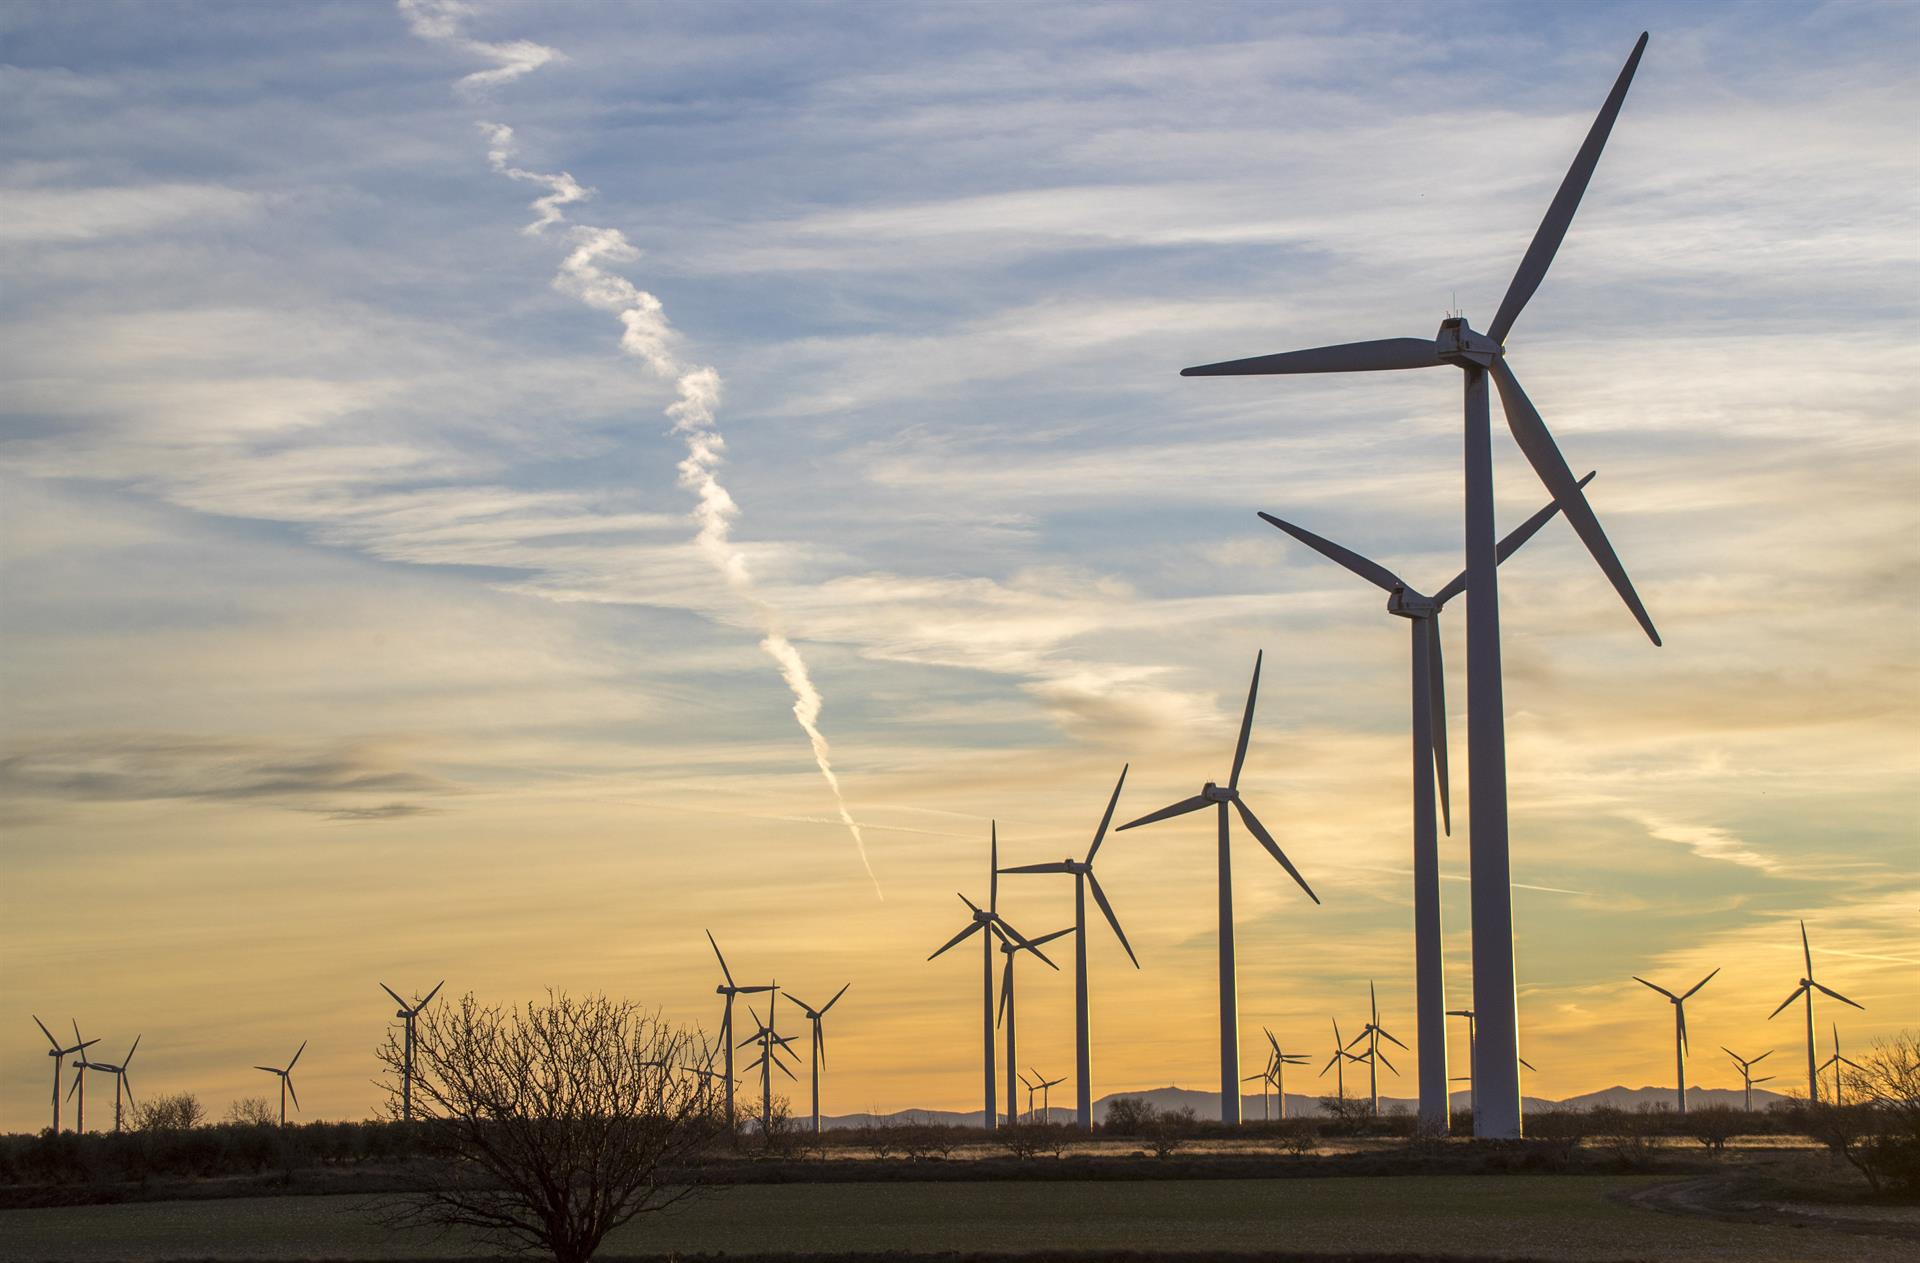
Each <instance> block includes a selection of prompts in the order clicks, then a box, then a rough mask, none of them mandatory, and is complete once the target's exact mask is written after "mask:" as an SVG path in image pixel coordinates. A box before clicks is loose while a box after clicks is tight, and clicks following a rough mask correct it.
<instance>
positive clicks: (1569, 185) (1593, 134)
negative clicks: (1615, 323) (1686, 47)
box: [1487, 31, 1647, 343]
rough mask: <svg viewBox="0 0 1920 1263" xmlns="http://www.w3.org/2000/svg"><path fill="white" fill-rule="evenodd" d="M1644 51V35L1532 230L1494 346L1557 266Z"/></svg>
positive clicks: (1491, 331) (1490, 329)
mask: <svg viewBox="0 0 1920 1263" xmlns="http://www.w3.org/2000/svg"><path fill="white" fill-rule="evenodd" d="M1646 48H1647V36H1646V32H1644V31H1642V32H1641V33H1640V39H1639V41H1638V42H1637V43H1635V44H1634V46H1633V52H1632V54H1631V55H1630V56H1628V58H1627V64H1626V66H1625V67H1623V68H1622V69H1621V71H1620V77H1619V78H1617V79H1615V80H1614V82H1613V90H1612V91H1611V92H1609V93H1607V100H1606V103H1605V104H1604V105H1602V106H1601V107H1600V114H1599V116H1598V117H1597V118H1595V119H1594V120H1593V126H1592V128H1590V129H1589V130H1588V132H1587V138H1586V140H1584V141H1582V142H1581V144H1580V150H1579V152H1578V153H1576V154H1575V155H1574V156H1573V166H1572V167H1570V168H1568V170H1567V176H1566V179H1564V180H1562V181H1561V182H1560V191H1559V192H1557V193H1555V194H1554V195H1553V201H1552V202H1551V203H1550V204H1549V205H1548V206H1547V213H1546V217H1545V218H1543V219H1542V220H1541V221H1540V227H1539V228H1537V229H1535V230H1534V234H1533V241H1532V242H1531V243H1530V244H1529V245H1528V246H1527V252H1526V254H1525V255H1524V256H1522V257H1521V260H1520V267H1519V269H1518V270H1517V271H1515V272H1514V274H1513V281H1512V282H1511V283H1510V284H1509V285H1508V286H1507V294H1506V297H1505V298H1502V299H1501V300H1500V310H1499V312H1498V314H1496V315H1495V316H1494V318H1493V323H1492V324H1491V325H1489V326H1487V336H1488V337H1490V338H1492V339H1493V340H1494V341H1495V342H1502V343H1504V342H1505V341H1506V340H1507V334H1508V333H1509V332H1510V331H1511V330H1512V329H1513V322H1514V321H1515V320H1518V319H1519V318H1520V312H1521V309H1522V308H1524V307H1525V306H1526V305H1527V300H1528V299H1529V298H1532V297H1533V292H1534V291H1535V290H1537V289H1539V288H1540V282H1541V281H1542V280H1543V279H1545V277H1546V275H1547V267H1548V265H1550V264H1551V263H1552V262H1553V256H1554V253H1555V252H1556V251H1557V250H1559V249H1560V243H1561V241H1562V240H1564V239H1565V238H1566V235H1567V226H1568V225H1569V224H1571V223H1572V222H1573V213H1574V211H1576V210H1578V209H1579V207H1580V198H1581V196H1582V195H1583V194H1585V193H1586V191H1587V182H1588V181H1589V180H1591V179H1592V178H1593V169H1594V168H1595V167H1596V166H1598V165H1599V163H1600V151H1601V150H1602V149H1605V148H1606V146H1607V136H1608V134H1609V133H1610V132H1612V131H1613V120H1614V119H1615V118H1617V117H1619V114H1620V103H1621V102H1622V101H1624V100H1626V97H1627V86H1628V85H1629V84H1631V83H1632V82H1633V72H1634V71H1635V70H1636V69H1637V68H1638V67H1639V65H1640V54H1641V53H1643V52H1645V51H1646Z"/></svg>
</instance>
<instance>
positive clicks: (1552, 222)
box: [1181, 33, 1660, 1139]
mask: <svg viewBox="0 0 1920 1263" xmlns="http://www.w3.org/2000/svg"><path fill="white" fill-rule="evenodd" d="M1646 46H1647V37H1646V35H1645V33H1642V34H1641V36H1640V39H1639V42H1638V43H1636V44H1635V45H1634V48H1633V53H1632V55H1630V56H1629V57H1628V58H1627V63H1626V65H1625V67H1624V68H1622V70H1621V71H1620V75H1619V77H1618V78H1617V79H1616V80H1615V81H1614V84H1613V89H1612V91H1611V92H1609V93H1608V94H1607V99H1606V102H1605V104H1604V105H1602V106H1601V108H1600V114H1599V116H1598V117H1597V118H1596V119H1595V120H1594V123H1593V126H1592V128H1591V129H1589V131H1588V132H1587V138H1586V140H1585V141H1583V142H1582V143H1581V145H1580V148H1579V151H1578V152H1577V153H1576V154H1575V155H1574V159H1573V165H1572V167H1571V168H1570V169H1569V170H1568V172H1567V175H1566V178H1565V179H1564V180H1562V181H1561V183H1560V189H1559V191H1558V192H1557V193H1555V194H1554V197H1553V201H1552V202H1551V203H1550V204H1549V205H1548V207H1547V213H1546V216H1545V217H1544V218H1543V219H1542V220H1541V221H1540V226H1539V228H1537V229H1536V230H1535V231H1534V235H1533V241H1532V242H1531V243H1530V244H1529V245H1528V247H1527V252H1526V254H1525V255H1523V256H1522V258H1521V260H1520V266H1519V268H1518V269H1517V270H1516V271H1515V272H1514V275H1513V280H1512V281H1511V282H1509V284H1508V286H1507V292H1506V296H1505V297H1504V298H1503V299H1502V300H1501V302H1500V308H1499V310H1498V311H1497V312H1496V313H1495V314H1494V317H1493V323H1492V324H1490V325H1489V326H1488V327H1487V332H1486V333H1484V334H1483V333H1479V332H1476V331H1475V330H1474V329H1472V328H1471V327H1470V326H1469V325H1468V324H1467V321H1466V318H1465V317H1464V316H1460V315H1449V316H1448V317H1447V318H1446V319H1445V320H1442V321H1441V322H1440V329H1439V332H1438V334H1437V335H1436V336H1435V337H1432V338H1386V339H1380V340H1376V341H1369V342H1350V343H1345V344H1342V345H1337V346H1321V347H1314V348H1311V349H1309V350H1304V351H1290V352H1283V353H1281V354H1278V355H1263V356H1256V357H1254V358H1251V359H1240V360H1230V361H1225V362H1222V363H1217V364H1205V365H1201V366H1199V367H1195V368H1188V369H1184V370H1182V372H1181V375H1182V376H1184V377H1223V376H1239V375H1243V374H1270V373H1348V372H1374V371H1380V370H1390V369H1408V368H1430V367H1437V366H1441V365H1452V366H1453V367H1455V368H1458V369H1460V370H1461V371H1462V372H1463V374H1464V376H1465V379H1466V383H1465V384H1466V394H1465V399H1464V405H1465V418H1464V419H1465V430H1466V435H1465V439H1466V452H1465V466H1466V469H1465V475H1466V552H1467V573H1468V575H1469V576H1470V579H1469V582H1470V584H1471V587H1472V589H1473V598H1472V600H1470V601H1469V602H1468V605H1467V744H1468V753H1469V758H1468V762H1467V779H1468V789H1469V793H1470V795H1471V799H1472V804H1473V815H1472V838H1471V846H1470V858H1471V869H1472V871H1471V874H1470V876H1471V878H1472V891H1471V903H1472V909H1473V995H1474V999H1473V1007H1474V1008H1475V1009H1477V1010H1479V1012H1480V1015H1481V1019H1482V1020H1483V1021H1485V1022H1486V1023H1487V1037H1488V1039H1489V1040H1490V1041H1491V1042H1492V1047H1493V1050H1494V1055H1493V1057H1492V1058H1491V1060H1490V1062H1489V1064H1488V1066H1487V1067H1486V1069H1485V1071H1484V1072H1483V1077H1484V1079H1485V1083H1484V1086H1485V1087H1486V1088H1487V1090H1488V1103H1487V1107H1486V1108H1485V1109H1484V1110H1479V1111H1476V1112H1475V1114H1474V1119H1473V1126H1474V1134H1475V1135H1478V1136H1482V1137H1487V1138H1494V1139H1518V1138H1519V1136H1520V1070H1519V1056H1520V1028H1519V1001H1518V995H1519V993H1518V990H1517V989H1516V986H1515V976H1514V944H1513V885H1512V882H1513V873H1512V863H1511V856H1510V853H1509V848H1508V833H1507V774H1506V769H1507V755H1506V716H1505V713H1504V712H1505V704H1504V701H1503V698H1502V690H1501V673H1500V585H1499V579H1498V565H1499V561H1498V557H1497V555H1496V553H1495V546H1494V524H1493V437H1492V428H1491V425H1492V423H1491V420H1490V418H1491V412H1490V402H1489V396H1488V382H1489V379H1491V380H1492V384H1493V386H1494V387H1495V388H1496V389H1497V390H1498V391H1499V392H1500V403H1501V407H1502V408H1503V410H1504V411H1505V412H1506V415H1507V426H1508V428H1509V429H1511V430H1512V431H1513V436H1514V439H1515V440H1516V441H1517V442H1518V444H1519V447H1520V450H1521V452H1522V453H1523V454H1524V455H1525V456H1526V458H1527V461H1528V463H1529V464H1531V465H1532V466H1533V469H1534V473H1535V474H1536V475H1538V477H1539V478H1540V481H1541V482H1542V483H1544V484H1545V485H1546V487H1547V489H1548V490H1549V491H1550V492H1552V493H1553V498H1554V500H1555V501H1556V502H1558V503H1559V505H1560V507H1561V510H1562V511H1563V512H1564V513H1566V515H1567V520H1568V521H1569V522H1570V523H1571V524H1572V526H1573V529H1574V531H1575V532H1576V533H1577V534H1578V535H1579V536H1580V539H1581V541H1582V542H1583V543H1584V544H1585V545H1586V546H1587V551H1588V552H1589V553H1591V554H1592V555H1593V558H1594V560H1595V561H1596V562H1598V563H1599V565H1600V568H1601V570H1602V571H1603V572H1604V573H1605V574H1606V576H1607V578H1608V580H1609V581H1611V582H1612V584H1613V587H1614V590H1615V591H1617V592H1618V593H1619V594H1620V597H1621V599H1622V600H1623V601H1625V602H1626V605H1627V608H1628V609H1629V610H1631V611H1632V613H1633V616H1634V618H1635V619H1636V620H1638V621H1639V624H1640V626H1641V628H1642V629H1643V630H1644V631H1645V632H1646V634H1647V636H1648V638H1649V639H1651V640H1652V641H1653V643H1654V644H1656V645H1657V644H1659V643H1660V636H1659V633H1658V632H1656V631H1655V630H1654V626H1653V620H1652V619H1651V618H1650V617H1648V615H1647V611H1646V608H1645V607H1644V606H1643V605H1641V603H1640V597H1639V595H1638V594H1637V593H1635V592H1634V590H1633V584H1632V583H1631V581H1629V580H1628V578H1627V572H1626V569H1625V567H1623V566H1622V565H1621V564H1620V559H1619V557H1617V556H1616V555H1615V553H1614V550H1613V545H1612V544H1611V543H1609V542H1608V540H1607V536H1606V532H1605V531H1604V530H1603V529H1602V528H1601V526H1600V521H1599V519H1598V518H1596V517H1595V516H1594V513H1593V509H1592V507H1591V506H1590V505H1588V503H1587V500H1586V496H1585V494H1584V493H1583V492H1582V491H1581V489H1580V486H1579V484H1578V483H1577V482H1576V481H1575V480H1574V477H1573V471H1572V470H1570V469H1569V468H1568V467H1567V462H1566V459H1565V458H1564V457H1563V456H1561V454H1560V449H1559V448H1558V447H1557V446H1555V444H1554V441H1553V435H1552V434H1551V433H1550V432H1549V431H1548V429H1547V425H1546V422H1545V421H1544V420H1542V419H1541V416H1540V413H1539V411H1538V410H1537V409H1536V408H1535V407H1534V406H1533V403H1532V402H1531V401H1530V400H1529V399H1528V398H1527V396H1526V393H1525V392H1524V391H1523V390H1522V389H1521V388H1520V381H1519V379H1518V378H1517V377H1515V376H1514V373H1513V369H1512V368H1511V367H1509V366H1508V363H1507V358H1506V357H1507V348H1506V345H1505V344H1506V340H1507V335H1508V333H1510V332H1511V331H1512V329H1513V325H1514V322H1515V321H1517V320H1518V319H1519V318H1520V313H1521V310H1522V309H1523V308H1524V307H1525V306H1526V304H1527V300H1528V299H1530V298H1532V297H1533V295H1534V293H1535V291H1536V290H1538V289H1539V287H1540V282H1541V281H1542V280H1544V279H1545V277H1546V274H1547V269H1548V266H1549V265H1550V264H1551V263H1552V262H1553V257H1554V255H1555V253H1556V252H1557V251H1558V250H1559V248H1560V244H1561V242H1562V241H1563V240H1565V238H1566V234H1567V228H1568V226H1569V225H1570V224H1572V222H1573V215H1574V211H1575V210H1576V209H1578V207H1579V205H1580V199H1581V197H1582V195H1583V194H1585V192H1586V189H1587V184H1588V182H1589V181H1590V180H1591V179H1592V178H1593V172H1594V168H1595V167H1596V166H1597V165H1598V164H1599V161H1600V152H1601V150H1602V149H1603V148H1605V146H1606V143H1607V137H1608V135H1609V134H1610V133H1611V132H1612V130H1613V123H1614V119H1615V118H1616V117H1618V115H1619V113H1620V106H1621V104H1622V102H1623V101H1625V99H1626V95H1627V87H1628V85H1629V84H1631V83H1632V82H1633V74H1634V71H1635V70H1636V69H1637V68H1638V67H1639V65H1640V56H1641V54H1642V53H1643V52H1644V51H1645V50H1646Z"/></svg>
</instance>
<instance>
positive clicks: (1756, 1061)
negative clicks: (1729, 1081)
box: [1747, 1048, 1773, 1066]
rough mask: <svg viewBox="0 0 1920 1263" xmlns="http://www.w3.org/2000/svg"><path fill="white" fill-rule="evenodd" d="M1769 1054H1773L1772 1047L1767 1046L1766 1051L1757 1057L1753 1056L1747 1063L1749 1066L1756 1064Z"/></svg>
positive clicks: (1769, 1055)
mask: <svg viewBox="0 0 1920 1263" xmlns="http://www.w3.org/2000/svg"><path fill="white" fill-rule="evenodd" d="M1771 1056H1773V1049H1771V1048H1769V1049H1767V1051H1765V1052H1763V1053H1761V1054H1760V1055H1759V1056H1758V1057H1755V1058H1754V1059H1753V1060H1752V1061H1749V1062H1748V1063H1747V1064H1748V1065H1750V1066H1757V1065H1759V1064H1760V1063H1761V1062H1763V1061H1765V1060H1766V1059H1767V1058H1769V1057H1771Z"/></svg>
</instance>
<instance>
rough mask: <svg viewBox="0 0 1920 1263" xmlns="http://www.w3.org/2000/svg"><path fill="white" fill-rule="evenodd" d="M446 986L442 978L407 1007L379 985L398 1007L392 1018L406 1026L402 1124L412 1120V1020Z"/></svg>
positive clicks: (401, 1085)
mask: <svg viewBox="0 0 1920 1263" xmlns="http://www.w3.org/2000/svg"><path fill="white" fill-rule="evenodd" d="M446 985H447V980H446V979H445V978H442V979H441V980H440V981H439V982H436V983H434V984H433V990H431V991H429V992H427V998H426V999H424V1000H422V1001H420V1002H419V1003H417V1004H413V1005H409V1004H408V1003H407V1002H406V1001H405V1000H402V999H401V998H400V993H399V992H398V991H395V990H394V989H393V988H392V987H389V986H388V985H387V984H386V983H384V982H383V983H381V984H380V989H381V990H382V991H384V992H386V993H387V994H388V995H390V996H392V997H393V1002H394V1003H395V1004H397V1005H399V1006H400V1011H399V1012H398V1013H395V1014H394V1016H395V1017H397V1018H399V1019H400V1021H401V1022H402V1023H404V1024H405V1026H406V1042H405V1056H404V1058H403V1065H404V1068H403V1069H402V1071H401V1075H400V1119H401V1121H402V1122H410V1121H412V1119H413V1043H414V1034H413V1020H414V1019H415V1018H417V1017H419V1016H420V1010H422V1009H424V1008H426V1007H427V1006H428V1005H429V1004H432V1003H433V997H435V996H437V995H439V994H440V988H442V987H444V986H446Z"/></svg>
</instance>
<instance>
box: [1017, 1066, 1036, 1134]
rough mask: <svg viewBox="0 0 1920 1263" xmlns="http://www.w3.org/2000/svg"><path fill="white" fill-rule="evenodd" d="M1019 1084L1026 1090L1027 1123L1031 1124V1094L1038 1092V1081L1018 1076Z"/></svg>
mask: <svg viewBox="0 0 1920 1263" xmlns="http://www.w3.org/2000/svg"><path fill="white" fill-rule="evenodd" d="M1020 1084H1021V1086H1022V1087H1024V1088H1026V1090H1027V1121H1028V1122H1029V1123H1031V1122H1033V1094H1034V1093H1035V1092H1038V1091H1039V1090H1040V1081H1039V1080H1038V1079H1029V1078H1027V1076H1026V1075H1024V1074H1023V1075H1021V1076H1020Z"/></svg>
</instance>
